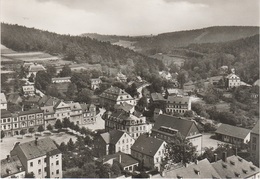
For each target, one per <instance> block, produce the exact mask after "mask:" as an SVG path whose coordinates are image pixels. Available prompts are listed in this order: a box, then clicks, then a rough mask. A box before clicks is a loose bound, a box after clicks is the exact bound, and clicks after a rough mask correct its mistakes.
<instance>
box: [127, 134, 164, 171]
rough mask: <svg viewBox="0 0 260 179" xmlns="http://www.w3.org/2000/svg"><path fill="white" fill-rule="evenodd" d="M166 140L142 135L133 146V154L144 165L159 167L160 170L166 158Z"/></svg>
mask: <svg viewBox="0 0 260 179" xmlns="http://www.w3.org/2000/svg"><path fill="white" fill-rule="evenodd" d="M165 147H166V142H165V141H163V140H161V139H157V138H153V137H149V136H148V135H146V134H145V135H141V136H140V137H139V138H138V139H137V140H136V141H135V143H134V144H133V146H132V147H131V155H132V156H133V157H134V158H136V159H137V160H139V161H140V163H141V164H142V165H143V166H144V167H148V168H151V169H153V168H157V169H158V171H160V167H161V163H162V161H163V158H164V153H165Z"/></svg>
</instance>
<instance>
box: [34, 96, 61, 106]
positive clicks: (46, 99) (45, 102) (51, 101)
mask: <svg viewBox="0 0 260 179" xmlns="http://www.w3.org/2000/svg"><path fill="white" fill-rule="evenodd" d="M58 101H59V99H58V98H55V97H52V96H48V95H44V96H43V97H42V98H41V99H40V100H39V102H38V104H39V105H40V106H54V105H55V104H56V103H57V102H58Z"/></svg>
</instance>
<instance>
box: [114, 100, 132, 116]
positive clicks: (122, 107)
mask: <svg viewBox="0 0 260 179" xmlns="http://www.w3.org/2000/svg"><path fill="white" fill-rule="evenodd" d="M114 108H115V110H121V111H125V112H127V113H128V112H130V113H131V114H133V113H134V112H135V106H133V105H131V104H128V103H126V102H123V103H122V104H116V105H115V106H114Z"/></svg>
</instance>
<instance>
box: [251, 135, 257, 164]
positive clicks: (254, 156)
mask: <svg viewBox="0 0 260 179" xmlns="http://www.w3.org/2000/svg"><path fill="white" fill-rule="evenodd" d="M250 156H251V158H252V159H253V163H254V164H255V165H257V166H259V134H255V133H251V135H250Z"/></svg>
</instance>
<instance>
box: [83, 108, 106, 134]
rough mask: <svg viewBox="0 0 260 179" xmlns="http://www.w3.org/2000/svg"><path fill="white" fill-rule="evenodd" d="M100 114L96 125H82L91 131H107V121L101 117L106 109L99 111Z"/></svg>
mask: <svg viewBox="0 0 260 179" xmlns="http://www.w3.org/2000/svg"><path fill="white" fill-rule="evenodd" d="M99 110H100V112H99V114H97V122H96V123H94V124H88V125H82V126H84V127H86V128H89V129H90V130H98V129H105V121H104V120H103V119H102V118H101V116H102V115H103V114H104V112H105V111H106V110H105V109H104V108H100V109H99Z"/></svg>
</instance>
